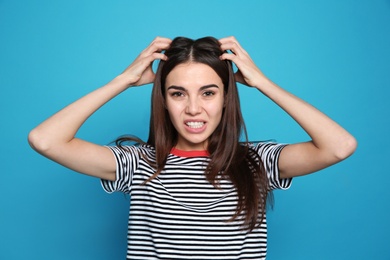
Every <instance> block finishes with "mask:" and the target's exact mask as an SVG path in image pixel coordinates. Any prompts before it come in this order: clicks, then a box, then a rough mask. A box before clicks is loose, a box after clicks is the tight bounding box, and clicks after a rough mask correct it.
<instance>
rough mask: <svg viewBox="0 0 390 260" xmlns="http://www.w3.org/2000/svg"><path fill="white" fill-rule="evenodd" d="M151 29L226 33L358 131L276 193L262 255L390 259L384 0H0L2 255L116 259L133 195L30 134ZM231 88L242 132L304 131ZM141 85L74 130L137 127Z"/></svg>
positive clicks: (388, 51)
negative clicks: (335, 155)
mask: <svg viewBox="0 0 390 260" xmlns="http://www.w3.org/2000/svg"><path fill="white" fill-rule="evenodd" d="M109 2H110V3H109ZM157 35H159V36H165V37H171V38H172V37H175V36H179V35H183V36H188V37H192V38H198V37H202V36H207V35H212V36H215V37H217V38H221V37H225V36H230V35H234V36H236V38H237V39H238V40H239V41H240V43H241V44H242V45H243V46H244V48H245V49H246V50H247V51H248V52H249V53H250V54H251V56H252V58H253V59H254V60H255V62H256V63H257V64H258V66H259V67H260V68H261V69H262V70H263V72H264V73H265V74H266V75H268V76H269V77H270V78H271V79H272V80H274V81H275V82H276V83H277V84H279V85H281V86H282V87H284V88H285V89H287V90H288V91H290V92H292V93H294V94H296V95H298V96H300V97H301V98H303V99H305V100H306V101H308V102H309V103H311V104H313V105H315V106H316V107H318V108H319V109H320V110H322V111H324V112H325V113H326V114H328V115H329V116H331V117H332V118H333V119H335V120H336V121H337V122H339V123H340V124H341V125H342V126H344V127H345V128H346V129H348V130H349V131H350V132H351V133H352V134H353V135H354V136H356V138H357V140H358V141H359V147H358V149H357V151H356V153H355V154H354V155H353V156H352V157H350V158H349V159H347V160H346V161H343V162H341V163H340V164H337V165H335V166H333V167H331V168H328V169H325V170H322V171H321V172H319V173H316V174H313V175H310V176H306V177H300V178H296V179H295V180H294V182H293V186H292V188H291V189H290V190H288V191H277V192H276V193H275V195H276V205H275V208H274V210H273V211H270V212H269V215H268V217H269V254H268V258H269V259H390V247H389V232H390V224H389V217H390V214H389V210H390V203H389V199H390V190H389V189H388V187H389V184H390V174H389V170H388V166H387V163H386V162H387V161H388V160H389V155H390V153H389V149H388V147H389V138H388V134H389V128H390V126H389V125H390V124H389V123H390V122H389V119H390V117H389V108H388V102H387V101H388V98H389V94H390V92H389V88H390V76H389V75H390V1H388V0H387V1H386V0H373V1H369V0H366V1H356V0H354V1H352V0H345V1H336V0H333V1H329V0H327V1H325V0H323V1H309V0H307V1H302V0H298V1H270V0H268V1H265V0H261V1H249V0H240V1H226V0H224V1H209V0H208V1H205V0H197V1H178V0H177V1H124V0H119V1H86V0H81V1H74V0H72V1H52V0H45V1H10V0H8V1H7V0H0V91H1V92H0V99H1V102H0V113H1V116H0V120H1V121H0V122H1V137H0V138H1V143H2V145H1V147H0V160H1V181H0V192H1V195H0V259H123V258H124V255H125V247H126V231H127V230H126V228H127V212H128V203H129V198H128V197H125V196H124V195H122V194H119V193H118V194H113V195H107V194H105V193H104V192H103V190H102V189H101V187H100V183H99V180H97V179H94V178H91V177H87V176H84V175H80V174H76V173H74V172H72V171H70V170H68V169H65V168H64V167H62V166H60V165H57V164H56V163H54V162H51V161H50V160H48V159H46V158H44V157H42V156H40V155H38V154H37V153H35V152H34V151H33V150H32V149H31V148H30V147H29V145H28V143H27V134H28V132H29V131H30V130H31V129H32V128H33V127H35V126H36V125H37V124H39V123H40V122H41V121H43V120H44V119H45V118H47V117H48V116H50V115H51V114H53V113H54V112H56V111H58V110H59V109H61V108H62V107H64V106H65V105H67V104H69V103H70V102H72V101H74V100H75V99H77V98H79V97H81V96H82V95H84V94H86V93H88V92H90V91H92V90H94V89H96V88H97V87H99V86H101V85H104V84H105V83H107V82H108V81H109V80H110V79H112V78H113V77H115V76H116V75H117V74H118V73H120V72H121V71H123V69H124V68H125V67H127V65H128V64H130V63H131V61H133V59H134V58H135V57H136V56H137V55H138V54H139V52H140V51H141V50H142V49H144V48H145V47H146V46H147V45H148V44H149V43H150V41H152V40H153V38H154V37H155V36H157ZM239 89H240V95H241V100H242V109H243V113H244V117H245V120H246V123H247V128H248V132H249V136H250V139H252V140H266V139H276V140H277V141H279V142H288V143H291V142H298V141H305V140H307V138H308V137H307V135H306V134H305V133H304V132H303V131H302V130H301V129H300V128H299V127H298V126H297V124H296V123H295V122H294V121H293V120H291V119H290V118H289V117H288V116H287V115H286V114H285V113H284V112H283V111H281V109H279V108H278V107H277V106H276V105H274V104H273V103H272V102H270V101H269V100H267V99H266V98H265V97H262V96H261V95H260V93H258V92H257V91H255V90H253V89H249V88H247V87H244V86H239ZM150 90H151V86H150V85H149V86H145V87H141V88H134V89H131V90H129V91H127V92H125V93H123V94H122V95H120V96H119V97H117V98H115V99H114V100H113V101H112V102H110V103H109V104H107V105H106V106H105V107H103V108H102V109H101V110H99V111H98V112H97V113H96V114H94V115H93V116H92V117H91V118H90V119H89V121H87V123H86V124H85V125H84V126H83V127H82V129H81V130H80V132H79V133H78V136H79V137H81V138H85V139H87V140H90V141H92V142H96V143H100V144H106V143H108V142H110V141H111V140H113V139H115V138H116V137H117V136H119V135H122V134H126V133H132V134H135V135H138V136H140V137H142V138H146V137H147V131H148V121H149V106H150V103H149V96H150Z"/></svg>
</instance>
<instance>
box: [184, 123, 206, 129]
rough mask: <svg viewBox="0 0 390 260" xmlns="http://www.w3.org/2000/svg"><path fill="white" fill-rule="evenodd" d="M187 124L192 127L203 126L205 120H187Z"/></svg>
mask: <svg viewBox="0 0 390 260" xmlns="http://www.w3.org/2000/svg"><path fill="white" fill-rule="evenodd" d="M186 125H188V126H189V127H191V128H201V127H202V126H203V125H204V122H187V123H186Z"/></svg>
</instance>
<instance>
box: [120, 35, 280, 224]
mask: <svg viewBox="0 0 390 260" xmlns="http://www.w3.org/2000/svg"><path fill="white" fill-rule="evenodd" d="M222 54H223V52H222V50H221V48H220V44H219V42H218V40H217V39H215V38H213V37H204V38H200V39H197V40H192V39H189V38H185V37H177V38H175V39H174V40H173V41H172V43H171V45H170V48H169V49H168V50H166V51H165V55H167V57H168V59H167V60H166V61H163V60H162V61H160V63H159V66H158V68H157V72H156V78H155V82H154V86H153V91H152V100H151V101H152V110H151V117H150V126H149V138H148V141H147V144H149V145H151V146H153V147H154V148H155V151H156V165H155V168H156V173H155V174H154V175H153V176H152V177H151V178H150V179H153V178H155V177H156V176H158V174H159V173H160V172H161V171H162V170H163V169H164V166H165V164H166V160H167V157H168V155H169V153H170V151H171V149H172V148H173V147H174V146H175V145H176V142H177V137H178V134H177V131H176V129H175V128H174V126H173V124H172V122H171V120H170V118H169V115H168V111H167V110H166V108H165V79H166V77H167V75H168V74H169V72H170V71H171V70H172V69H173V68H175V67H176V66H177V65H179V64H182V63H186V62H189V61H191V62H198V63H203V64H206V65H208V66H210V67H211V68H212V69H213V70H214V71H215V72H216V73H217V74H218V75H219V77H220V78H221V79H222V82H223V84H224V93H225V107H224V111H223V115H222V118H221V122H220V123H219V125H218V127H217V128H216V130H215V131H214V133H213V134H212V135H211V136H210V137H209V140H208V152H209V153H210V162H209V164H208V166H207V168H206V170H205V176H206V178H207V180H208V181H209V182H210V183H212V184H213V185H214V186H215V187H218V185H219V183H218V180H219V179H220V177H222V178H226V179H229V180H230V181H231V182H232V183H233V184H234V185H235V187H236V189H237V196H238V203H237V208H236V212H235V214H234V216H232V220H233V219H235V218H237V217H241V216H242V215H244V226H245V227H247V228H249V229H250V230H252V229H253V228H254V227H255V226H256V225H257V224H259V225H260V224H261V223H262V221H263V220H264V216H265V211H266V202H267V198H272V194H271V193H270V189H269V184H268V179H267V176H266V173H265V170H264V168H263V164H262V162H261V158H260V156H259V155H258V154H257V153H256V152H255V151H254V150H253V149H251V148H250V147H249V145H248V142H247V133H246V129H245V124H244V120H243V117H242V114H241V108H240V101H239V96H238V90H237V85H236V81H235V79H234V72H233V68H232V63H231V61H224V60H220V59H219V57H220V56H221V55H222ZM242 136H243V137H244V138H245V142H240V138H241V137H242ZM120 140H121V141H123V138H122V139H120ZM119 143H120V142H119ZM270 195H271V197H270ZM259 213H260V214H259Z"/></svg>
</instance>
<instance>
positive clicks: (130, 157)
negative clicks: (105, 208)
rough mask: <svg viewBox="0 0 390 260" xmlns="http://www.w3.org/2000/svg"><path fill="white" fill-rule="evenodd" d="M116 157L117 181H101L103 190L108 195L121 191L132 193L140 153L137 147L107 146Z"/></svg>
mask: <svg viewBox="0 0 390 260" xmlns="http://www.w3.org/2000/svg"><path fill="white" fill-rule="evenodd" d="M107 147H108V148H109V149H110V150H111V151H112V153H113V154H114V156H115V160H116V179H115V181H109V180H104V179H101V180H100V182H101V185H102V187H103V189H104V190H105V191H106V192H108V193H113V192H115V191H121V192H124V193H130V190H131V182H132V178H133V173H134V171H135V170H136V169H137V167H138V162H139V151H138V149H137V147H135V146H124V147H121V148H120V147H117V146H107Z"/></svg>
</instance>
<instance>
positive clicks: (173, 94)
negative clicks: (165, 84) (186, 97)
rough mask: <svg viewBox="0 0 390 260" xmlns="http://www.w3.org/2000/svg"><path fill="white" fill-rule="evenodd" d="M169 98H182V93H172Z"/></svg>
mask: <svg viewBox="0 0 390 260" xmlns="http://www.w3.org/2000/svg"><path fill="white" fill-rule="evenodd" d="M171 96H172V97H182V96H183V93H181V92H172V93H171Z"/></svg>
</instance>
